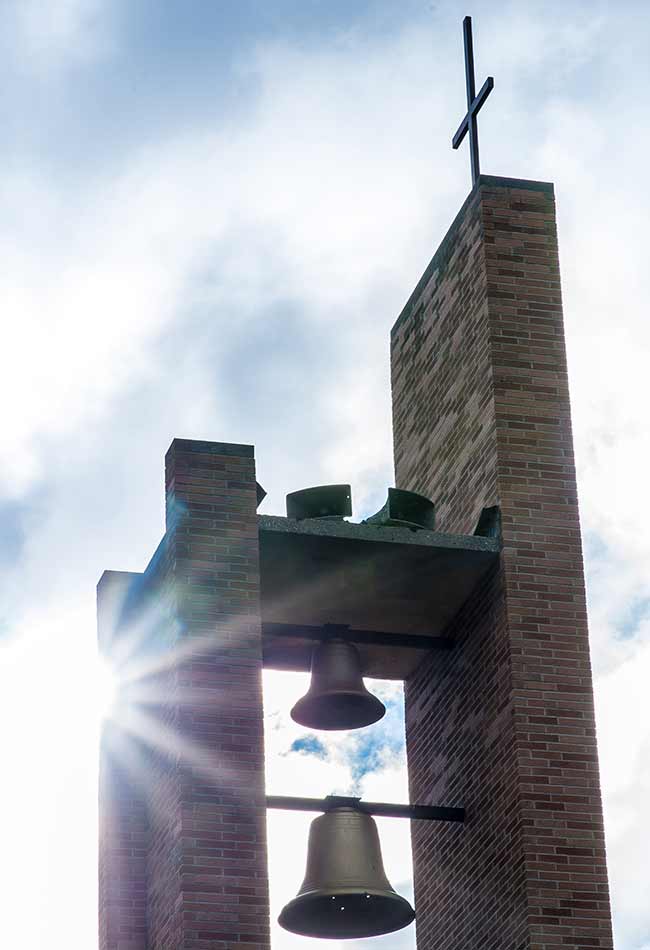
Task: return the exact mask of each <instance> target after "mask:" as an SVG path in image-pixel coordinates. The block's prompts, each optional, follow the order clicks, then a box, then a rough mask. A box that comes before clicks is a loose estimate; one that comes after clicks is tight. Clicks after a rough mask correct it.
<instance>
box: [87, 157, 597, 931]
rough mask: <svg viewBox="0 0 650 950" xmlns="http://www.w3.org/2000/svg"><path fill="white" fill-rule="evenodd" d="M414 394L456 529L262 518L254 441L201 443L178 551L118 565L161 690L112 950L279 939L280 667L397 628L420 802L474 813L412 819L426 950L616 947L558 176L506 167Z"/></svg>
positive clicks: (429, 290)
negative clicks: (272, 799) (268, 729)
mask: <svg viewBox="0 0 650 950" xmlns="http://www.w3.org/2000/svg"><path fill="white" fill-rule="evenodd" d="M392 386H393V406H394V410H393V412H394V420H393V421H394V442H395V470H396V483H397V486H398V487H399V488H402V489H407V490H411V491H416V492H419V493H421V494H423V495H426V496H428V497H429V498H431V499H432V500H434V501H435V502H436V505H437V517H438V524H437V526H436V530H435V531H433V530H428V529H423V530H419V531H413V530H410V529H409V528H404V527H399V526H395V525H391V526H388V525H382V524H352V523H350V522H345V521H338V522H336V521H333V522H327V523H326V522H324V521H323V520H322V519H318V518H317V519H315V520H311V521H310V520H309V519H305V520H297V519H295V518H283V517H272V516H263V515H257V513H256V506H257V500H258V497H259V496H258V486H256V481H255V469H254V460H253V450H252V448H251V447H249V446H242V445H232V444H224V443H212V442H192V441H182V440H175V441H174V442H173V443H172V446H171V448H170V450H169V452H168V455H167V460H166V490H167V529H166V533H165V536H164V538H163V541H162V542H161V545H160V546H159V548H158V550H157V552H156V554H155V555H154V557H153V559H152V561H151V563H150V565H149V566H148V568H147V569H146V571H145V572H144V573H143V574H141V575H139V574H126V573H120V572H106V573H105V574H104V575H103V577H102V579H101V581H100V585H99V588H98V591H99V618H100V619H99V635H100V642H101V644H102V648H103V650H104V651H105V652H106V653H107V654H108V655H109V656H111V657H113V659H114V662H115V663H116V665H117V666H118V667H120V666H121V667H122V669H123V670H127V672H128V671H129V668H130V670H131V672H130V674H129V678H130V680H131V681H133V682H135V683H138V684H139V686H137V687H133V690H134V691H133V694H132V696H131V702H130V704H127V705H130V709H131V711H130V712H129V713H127V714H125V719H126V722H123V723H121V724H120V722H119V719H118V722H117V723H116V724H114V725H111V726H110V727H108V728H107V732H106V735H105V739H104V743H103V752H102V769H101V781H100V908H99V916H100V950H267V948H268V947H269V926H268V889H267V863H266V843H265V821H264V809H265V797H264V775H263V764H264V762H263V756H264V750H263V733H262V693H261V670H262V667H263V665H266V666H270V667H275V668H284V669H307V668H308V665H309V658H310V653H311V646H312V641H310V639H309V633H308V632H309V631H314V630H318V629H321V628H322V625H324V624H344V625H347V626H348V627H349V628H350V630H352V631H354V630H355V629H358V630H359V631H368V630H371V631H372V630H375V631H377V630H379V631H381V630H384V631H390V632H391V634H392V639H390V638H388V639H385V640H384V641H381V642H380V641H377V642H372V638H370V639H368V638H366V642H363V643H361V644H360V646H359V650H360V653H361V657H362V662H363V666H364V671H365V673H367V674H368V675H373V676H385V677H388V678H400V679H403V680H404V681H405V691H406V737H407V753H408V769H409V783H410V795H411V801H412V802H414V803H416V802H417V803H422V804H443V805H447V806H464V808H465V809H466V821H465V823H464V824H463V825H460V824H444V823H437V822H435V823H434V822H417V821H416V822H413V825H412V842H413V858H414V874H415V898H416V908H415V909H416V914H417V922H416V925H417V946H418V950H452V948H454V950H457V948H460V947H463V948H468V950H469V948H479V947H480V948H481V950H551V948H560V947H562V948H563V950H597V948H598V950H606V948H611V947H612V936H611V922H610V911H609V899H608V887H607V874H606V866H605V848H604V837H603V822H602V808H601V801H600V789H599V779H598V763H597V753H596V740H595V727H594V710H593V698H592V685H591V672H590V664H589V647H588V637H587V620H586V610H585V594H584V580H583V566H582V553H581V544H580V528H579V520H578V506H577V495H576V480H575V468H574V461H573V447H572V439H571V428H570V412H569V397H568V388H567V370H566V357H565V349H564V337H563V325H562V307H561V299H560V278H559V264H558V253H557V239H556V227H555V211H554V198H553V188H552V186H551V185H548V184H545V183H541V182H530V181H519V180H511V179H504V178H491V177H486V176H481V177H480V179H479V180H478V182H477V184H476V186H475V187H474V189H473V190H472V192H471V194H470V195H469V197H468V198H467V200H466V201H465V203H464V205H463V207H462V208H461V210H460V212H459V214H458V216H457V217H456V219H455V221H454V223H453V224H452V226H451V228H450V230H449V232H448V233H447V235H446V237H445V238H444V240H443V242H442V244H441V245H440V247H439V249H438V251H437V252H436V254H435V255H434V257H433V259H432V261H431V263H430V264H429V266H428V267H427V269H426V271H425V273H424V275H423V277H422V279H421V280H420V282H419V284H418V286H417V287H416V289H415V291H414V293H413V294H412V296H411V298H410V299H409V301H408V303H407V305H406V307H405V308H404V310H403V312H402V314H401V316H400V317H399V319H398V320H397V323H396V324H395V327H394V328H393V333H392ZM301 630H302V631H303V632H305V635H304V636H301V635H300V631H301ZM296 633H298V635H296ZM425 634H426V637H424V635H425ZM420 635H421V636H422V637H423V639H422V640H421V643H422V646H420V642H419V641H418V640H417V637H418V636H420ZM400 637H401V638H402V641H400V639H399V638H400ZM435 638H439V642H440V644H441V645H443V644H444V645H445V646H446V647H448V648H446V649H436V648H432V647H434V646H435V643H436V642H437V641H436V639H435ZM134 671H135V672H134ZM143 684H144V685H143ZM154 686H155V688H156V692H155V695H156V696H157V697H158V700H157V702H156V703H155V704H151V703H150V704H147V703H145V702H144V701H143V693H144V694H146V692H147V689H149V688H150V687H154ZM138 689H139V690H140V692H138ZM145 698H146V697H145ZM129 716H132V717H136V718H137V717H140V719H142V718H144V722H145V726H146V728H144V730H143V729H142V728H140V729H139V731H138V734H139V735H140V737H141V738H139V739H137V740H136V739H133V738H132V737H131V736H130V734H129V729H128V719H129ZM140 726H142V723H140ZM134 734H135V730H134ZM143 735H144V736H147V737H148V739H143V738H142V736H143ZM170 740H171V741H170ZM327 791H329V790H328V789H324V790H323V792H324V793H326V792H327ZM405 833H406V829H405ZM314 945H315V946H317V944H316V943H314Z"/></svg>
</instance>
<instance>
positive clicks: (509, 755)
mask: <svg viewBox="0 0 650 950" xmlns="http://www.w3.org/2000/svg"><path fill="white" fill-rule="evenodd" d="M392 377H393V398H394V440H395V467H396V484H397V485H398V486H399V487H401V488H409V489H413V490H416V491H420V492H423V493H424V494H427V495H429V497H431V498H432V499H434V500H435V501H436V502H437V503H438V506H439V507H438V511H439V525H440V528H441V530H445V531H452V532H459V533H470V532H471V531H473V529H474V527H475V524H476V521H477V519H478V515H479V514H480V510H481V508H482V507H484V506H488V505H493V504H499V505H500V507H501V511H502V517H503V543H504V549H503V555H502V558H501V563H500V566H499V568H498V570H496V571H495V573H494V576H492V577H491V578H489V579H488V581H487V582H486V583H485V584H484V585H483V586H482V587H481V589H480V590H479V591H476V592H475V594H474V596H473V598H472V599H471V602H470V603H469V604H467V605H466V607H465V609H464V611H463V613H462V616H460V617H459V618H457V620H456V621H455V624H454V627H453V629H452V630H451V631H450V635H452V636H454V637H455V638H456V640H457V647H456V648H455V650H454V651H453V652H452V653H450V654H449V655H446V656H445V655H442V654H436V655H433V656H432V657H431V659H430V661H429V663H428V664H427V665H426V666H425V667H423V668H422V669H420V670H418V672H417V673H416V674H415V675H414V676H413V677H412V679H411V680H410V681H409V682H408V683H407V684H406V719H407V724H406V725H407V750H408V760H409V778H410V784H411V796H412V800H417V801H425V802H426V801H444V802H445V803H446V804H464V805H465V806H466V808H467V809H468V820H467V823H466V825H465V827H464V828H444V827H437V826H433V827H429V826H427V827H420V826H418V825H417V823H416V824H415V825H414V830H413V846H414V865H415V886H416V910H417V913H418V921H417V928H418V930H417V933H418V947H419V948H420V950H434V948H435V950H447V948H452V947H458V946H467V947H478V946H480V947H482V948H492V947H493V948H495V950H496V948H504V950H505V948H508V950H509V948H531V950H542V948H544V950H549V948H552V947H563V948H565V950H578V948H579V950H589V948H594V950H595V948H610V947H611V946H612V937H611V924H610V911H609V899H608V888H607V875H606V867H605V851H604V838H603V824H602V808H601V800H600V788H599V779H598V764H597V752H596V743H595V726H594V711H593V697H592V686H591V671H590V665H589V648H588V637H587V621H586V609H585V596H584V583H583V568H582V552H581V544H580V529H579V520H578V507H577V494H576V482H575V468H574V460H573V449H572V439H571V429H570V414H569V397H568V387H567V371H566V358H565V349H564V337H563V323H562V307H561V298H560V280H559V264H558V252H557V237H556V227H555V209H554V197H553V189H552V186H550V185H545V184H542V183H536V182H518V181H513V180H509V179H498V178H497V179H495V178H488V177H486V176H482V177H481V181H480V184H479V187H478V188H477V189H475V190H474V191H473V192H472V194H471V195H470V196H469V198H468V199H467V201H466V202H465V204H464V206H463V208H462V209H461V212H460V214H459V215H458V217H457V219H456V221H455V222H454V224H453V225H452V227H451V229H450V231H449V233H448V235H447V236H446V238H445V240H444V241H443V243H442V245H441V247H440V249H439V251H438V252H437V254H436V256H435V257H434V258H433V260H432V262H431V264H430V265H429V267H428V268H427V270H426V272H425V274H424V276H423V278H422V280H421V281H420V283H419V285H418V287H417V288H416V290H415V292H414V294H413V296H412V297H411V299H410V300H409V302H408V304H407V306H406V307H405V309H404V311H403V313H402V315H401V316H400V318H399V320H398V321H397V323H396V325H395V328H394V330H393V339H392ZM422 824H423V825H424V824H425V823H422Z"/></svg>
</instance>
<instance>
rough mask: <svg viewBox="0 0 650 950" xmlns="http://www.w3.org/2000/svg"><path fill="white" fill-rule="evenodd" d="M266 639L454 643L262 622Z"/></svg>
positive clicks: (446, 646) (427, 646)
mask: <svg viewBox="0 0 650 950" xmlns="http://www.w3.org/2000/svg"><path fill="white" fill-rule="evenodd" d="M262 633H263V634H264V635H265V636H267V637H295V638H296V639H300V640H319V641H321V642H322V641H325V640H332V639H337V640H347V641H348V642H350V643H374V644H378V645H380V646H387V647H403V648H405V649H414V650H450V649H451V648H452V647H453V646H454V641H453V640H450V639H449V638H448V637H432V636H428V635H426V636H425V635H423V636H420V635H419V634H415V633H386V632H384V631H380V630H351V629H350V626H349V624H338V623H326V624H323V626H322V627H312V626H304V625H302V624H294V623H263V624H262Z"/></svg>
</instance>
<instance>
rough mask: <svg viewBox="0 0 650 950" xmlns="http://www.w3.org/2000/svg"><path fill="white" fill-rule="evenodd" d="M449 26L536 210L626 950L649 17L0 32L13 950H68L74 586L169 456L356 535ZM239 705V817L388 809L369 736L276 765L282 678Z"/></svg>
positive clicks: (77, 840) (56, 22)
mask: <svg viewBox="0 0 650 950" xmlns="http://www.w3.org/2000/svg"><path fill="white" fill-rule="evenodd" d="M467 13H470V14H472V16H473V18H474V32H475V54H476V68H477V82H478V83H479V84H480V83H482V81H483V79H484V78H485V76H486V75H487V74H488V73H490V74H492V75H494V77H495V84H496V85H495V90H494V92H493V94H492V95H491V97H490V99H489V101H488V103H487V105H486V106H485V109H484V112H483V114H482V119H481V129H480V135H481V146H482V149H481V151H482V165H483V170H484V171H485V172H487V173H491V174H501V175H506V176H514V177H523V178H526V177H528V178H538V179H542V180H552V181H554V182H555V185H556V194H557V200H558V221H559V237H560V254H561V264H562V278H563V291H564V304H565V317H566V326H567V341H568V349H569V360H570V372H571V392H572V405H573V415H574V433H575V439H576V449H577V457H578V473H579V487H580V500H581V511H582V520H583V528H584V533H585V538H586V541H587V543H586V552H587V578H588V593H589V608H590V621H591V641H592V652H593V662H594V671H595V677H596V679H595V682H596V699H597V710H598V729H599V738H600V748H601V764H602V773H603V791H604V800H605V814H606V821H607V836H608V837H607V842H608V853H609V862H610V875H611V884H612V896H613V906H614V914H615V926H616V938H617V948H618V950H649V948H650V911H649V909H648V906H647V873H646V855H647V853H648V850H649V849H650V835H649V834H648V832H647V822H646V821H645V807H644V806H645V803H646V802H647V800H648V796H649V795H650V712H649V707H648V702H647V691H646V683H647V681H648V678H649V677H650V589H649V588H650V582H649V579H648V578H649V573H650V572H649V570H648V566H649V564H650V541H648V538H647V532H646V531H645V509H646V483H647V474H646V473H647V470H648V461H649V460H650V434H649V429H648V424H647V406H648V402H649V400H648V372H647V367H648V365H649V363H650V321H649V320H648V313H647V309H648V308H647V300H648V298H649V296H650V294H649V290H650V287H649V286H648V284H649V282H650V281H649V276H648V275H649V269H648V265H647V258H648V253H647V238H646V232H647V221H648V218H649V217H650V200H649V199H648V194H647V188H646V184H645V183H646V178H647V172H646V164H647V161H646V156H647V154H648V150H649V149H648V146H649V144H650V142H649V139H650V123H648V121H647V117H646V110H645V108H644V106H643V101H644V99H643V97H644V95H645V90H646V89H647V88H648V87H649V84H650V75H649V73H650V64H649V62H648V57H647V48H648V36H649V33H650V8H649V7H648V6H647V4H645V3H642V2H631V0H622V2H618V3H615V4H614V3H604V2H575V0H563V2H559V0H546V2H535V0H530V2H526V3H522V2H515V0H510V2H507V0H506V2H502V3H499V4H495V3H494V2H491V3H488V2H474V3H472V4H471V5H470V6H466V5H464V4H462V5H461V4H460V3H456V2H451V0H441V2H431V0H429V2H415V0H407V2H401V3H399V4H397V3H394V2H392V3H388V2H359V3H351V2H347V3H343V2H329V3H325V2H301V3H296V2H293V3H291V2H288V0H285V2H273V0H269V2H267V3H261V2H253V0H248V2H238V3H234V2H232V3H231V2H225V0H224V2H207V0H194V2H191V3H188V2H180V0H178V2H177V0H166V2H165V3H160V2H158V3H154V2H153V0H138V2H137V3H133V2H127V0H119V2H118V0H47V2H45V0H0V88H1V89H2V96H1V98H0V115H1V118H2V122H1V123H0V128H1V129H2V132H1V133H0V143H1V148H2V168H3V174H2V178H1V179H0V211H1V213H0V248H1V250H2V261H3V266H2V269H1V270H0V302H1V306H2V314H3V347H2V351H1V357H0V358H1V359H2V373H0V398H1V399H2V404H3V406H4V410H5V411H4V413H3V422H4V425H3V434H2V439H0V538H1V544H0V566H1V568H2V570H1V571H0V604H1V605H2V606H1V607H0V635H1V636H2V639H1V641H0V713H2V717H3V722H4V723H5V730H4V733H5V735H4V765H5V774H6V775H7V776H9V780H8V781H5V782H4V783H3V788H2V791H1V792H0V806H1V807H0V814H1V815H2V816H3V818H2V820H3V842H4V848H3V851H4V856H5V860H4V861H3V864H2V867H0V889H1V892H2V894H3V896H4V898H5V903H6V906H8V907H12V908H13V913H12V914H11V916H10V918H9V921H8V924H7V927H8V928H9V929H8V931H7V930H5V931H3V932H4V933H5V934H6V935H7V939H8V941H9V942H11V943H12V944H13V945H14V946H20V947H21V950H42V948H45V947H46V946H47V948H48V950H64V948H65V950H88V948H89V947H90V948H92V947H93V946H94V945H95V944H94V940H95V924H96V920H95V891H94V888H95V884H94V877H95V860H96V855H95V852H94V847H95V843H94V835H95V831H94V822H95V819H94V805H95V784H94V783H95V773H94V762H95V759H94V756H95V743H96V724H95V723H96V716H95V708H96V705H97V702H96V695H97V692H98V687H97V682H96V673H95V666H94V662H95V661H94V638H95V619H94V587H95V583H96V581H97V579H98V577H99V576H100V574H101V572H102V570H104V569H105V568H114V569H124V570H142V568H143V567H144V565H145V564H146V562H147V560H148V558H149V556H150V555H151V553H152V551H153V550H154V549H155V547H156V545H157V543H158V541H159V539H160V535H161V533H162V526H163V490H162V460H163V455H164V452H165V450H166V449H167V447H168V445H169V442H170V441H171V439H172V438H173V437H174V436H180V437H186V438H206V439H215V440H223V441H236V442H251V443H253V444H255V446H256V454H257V460H258V471H259V478H260V481H261V482H262V484H263V485H264V486H265V488H266V489H267V490H268V492H269V496H268V498H267V500H266V501H265V502H264V507H263V510H264V511H266V512H275V513H282V512H283V510H284V503H283V498H284V495H285V494H286V493H287V492H289V491H292V490H294V489H297V488H301V487H304V486H306V485H310V484H317V483H322V482H330V481H336V482H339V481H343V482H347V481H349V482H351V483H352V486H353V498H354V503H355V515H357V516H363V515H364V514H367V513H368V512H371V511H373V510H376V509H377V508H378V507H379V506H380V504H381V503H382V501H383V499H384V497H385V488H386V486H387V485H389V484H392V481H393V474H392V459H391V432H390V403H389V390H388V352H389V351H388V334H389V330H390V327H391V325H392V323H393V321H394V319H395V317H396V315H397V314H398V313H399V311H400V309H401V307H402V305H403V303H404V301H405V300H406V298H407V297H408V295H409V293H410V291H411V289H412V287H413V286H414V284H415V283H416V281H417V279H418V278H419V276H420V274H421V273H422V271H423V269H424V267H425V266H426V264H427V263H428V261H429V259H430V257H431V256H432V254H433V252H434V250H435V248H436V246H437V244H438V242H439V240H440V239H441V237H442V236H443V234H444V233H445V231H446V229H447V226H448V224H449V223H450V221H451V220H452V219H453V217H454V215H455V213H456V211H457V210H458V208H459V206H460V204H461V203H462V201H463V199H464V198H465V196H466V194H467V191H468V190H469V162H468V156H467V154H466V148H465V147H463V148H462V149H461V151H460V152H458V153H456V152H453V151H452V150H451V148H450V138H451V135H452V134H453V132H454V131H455V129H456V128H457V126H458V123H459V121H460V118H461V117H462V115H463V112H464V78H463V63H462V34H461V23H462V18H463V16H464V15H465V14H467ZM266 679H267V688H266V708H267V711H268V749H269V766H268V768H269V788H270V790H272V791H274V792H276V793H280V792H283V791H284V792H286V790H287V788H291V789H292V790H295V791H298V789H299V788H302V790H303V793H304V794H324V793H325V792H328V791H334V790H339V791H345V790H347V789H350V788H352V787H353V786H354V785H355V782H356V783H359V787H360V789H361V790H362V791H363V793H364V794H365V795H367V796H368V797H373V798H386V799H397V798H400V797H402V798H405V796H406V788H405V783H404V769H403V750H402V748H401V744H400V742H399V741H398V740H397V739H396V738H395V733H394V719H395V717H394V716H393V715H391V717H390V720H389V723H388V725H389V726H390V731H389V732H386V726H384V727H380V728H378V729H377V730H376V732H375V733H373V737H374V738H372V740H369V739H367V738H366V739H364V740H363V742H365V743H366V744H365V745H364V744H363V742H361V740H360V739H359V738H358V737H354V736H347V735H346V736H342V737H341V738H340V739H339V740H335V739H333V738H331V737H327V738H326V739H324V740H323V742H324V746H323V748H324V750H325V754H323V752H322V750H320V751H319V750H316V754H315V755H311V756H309V755H308V748H305V746H304V743H303V745H302V747H301V746H300V744H299V746H298V747H297V748H296V747H295V746H294V748H293V750H292V744H294V743H295V742H298V743H300V742H301V737H302V739H304V733H303V732H301V731H300V730H299V729H298V728H297V727H295V726H294V725H293V724H292V723H291V722H290V721H289V720H288V709H289V708H290V706H291V704H292V702H293V699H292V697H293V698H297V697H298V695H299V694H300V691H301V689H302V688H303V681H302V680H301V678H300V677H279V676H276V677H273V676H267V678H266ZM383 689H384V697H385V699H386V700H388V701H390V702H393V703H396V704H399V695H398V694H397V693H395V690H394V688H393V687H383ZM391 709H392V707H391ZM382 729H383V730H384V731H383V732H382ZM368 743H371V744H370V745H368ZM369 764H370V765H371V766H372V768H369V769H368V770H367V771H364V769H365V768H366V766H367V765H369ZM362 772H363V774H361V773H362ZM303 817H304V816H292V815H277V816H274V819H273V821H274V822H275V824H273V825H272V826H271V831H270V833H271V840H272V842H282V843H285V842H286V841H287V840H291V841H293V842H295V849H296V850H295V853H294V852H292V853H291V854H289V853H288V852H287V855H288V856H287V857H286V860H285V862H284V863H283V857H282V852H285V851H286V850H287V849H286V848H281V847H279V846H275V845H274V847H275V851H273V850H272V862H273V863H272V867H273V869H274V884H273V888H274V901H275V903H276V904H278V903H281V902H282V900H283V899H286V898H285V896H284V895H285V891H286V892H287V893H286V896H289V895H290V892H291V890H292V889H293V890H295V887H296V886H297V884H298V883H299V881H298V878H299V877H300V875H301V873H302V868H301V867H300V865H301V863H302V860H303V852H302V851H301V848H302V847H303V844H304V831H305V827H306V826H305V825H304V822H303ZM276 819H277V821H276ZM384 824H385V826H384V827H383V828H382V835H383V841H384V851H385V856H386V860H387V864H388V865H389V867H388V870H389V874H390V877H391V879H392V880H393V882H394V883H395V884H399V885H400V886H404V887H405V888H408V878H409V873H410V871H409V860H408V848H407V847H406V846H405V844H404V827H403V825H400V823H399V822H397V821H392V822H391V821H386V822H385V823H384ZM35 855H36V856H37V857H36V859H35V857H34V856H35ZM292 874H293V875H294V877H295V878H296V880H294V879H293V878H292ZM25 880H29V882H30V887H29V890H27V889H26V888H25V887H24V881H25ZM72 894H74V895H75V914H74V915H71V914H70V895H72ZM25 920H30V928H29V930H28V931H27V932H26V931H25V928H24V926H23V922H24V921H25ZM12 928H13V929H12ZM292 941H293V942H292ZM397 941H400V942H399V944H398V942H397ZM303 943H304V941H298V942H297V938H296V939H294V938H292V937H284V936H283V935H281V934H280V933H279V932H277V933H275V934H274V950H291V948H294V947H298V946H302V945H303ZM372 945H375V946H380V943H379V942H374V944H372ZM348 946H349V945H348ZM390 946H391V947H392V948H393V950H397V948H398V946H399V948H400V950H401V948H404V950H406V948H411V950H412V947H413V934H412V928H410V929H409V930H408V931H404V933H403V934H401V935H400V936H399V937H396V938H393V939H392V942H391V944H390ZM324 950H333V948H324ZM353 950H357V948H353Z"/></svg>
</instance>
